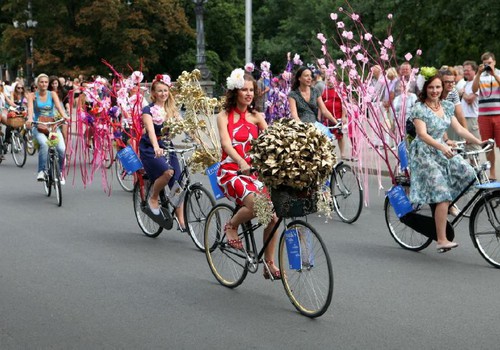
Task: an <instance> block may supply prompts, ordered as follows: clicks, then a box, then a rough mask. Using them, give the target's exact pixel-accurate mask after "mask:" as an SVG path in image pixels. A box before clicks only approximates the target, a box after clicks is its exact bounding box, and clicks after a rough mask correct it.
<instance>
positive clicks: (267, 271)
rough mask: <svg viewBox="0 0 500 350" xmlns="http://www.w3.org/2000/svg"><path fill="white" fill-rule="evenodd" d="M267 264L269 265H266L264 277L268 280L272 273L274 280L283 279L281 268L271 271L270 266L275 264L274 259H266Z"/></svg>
mask: <svg viewBox="0 0 500 350" xmlns="http://www.w3.org/2000/svg"><path fill="white" fill-rule="evenodd" d="M266 265H267V267H264V278H265V279H266V280H268V279H271V275H272V276H273V280H280V279H281V272H280V270H276V271H274V272H271V269H270V266H275V265H274V261H272V260H266Z"/></svg>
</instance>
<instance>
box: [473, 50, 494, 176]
mask: <svg viewBox="0 0 500 350" xmlns="http://www.w3.org/2000/svg"><path fill="white" fill-rule="evenodd" d="M481 61H482V62H483V63H482V64H481V65H479V68H478V70H477V74H476V76H475V77H474V81H473V82H472V91H473V92H476V91H479V100H478V106H479V112H478V125H479V133H480V134H481V138H482V139H483V140H485V139H494V140H495V143H496V145H497V147H498V146H499V145H500V70H498V69H496V68H495V64H496V60H495V55H494V54H493V53H491V52H485V53H484V54H483V55H482V56H481ZM486 158H487V159H488V160H489V161H490V163H491V168H490V180H495V179H496V171H495V152H488V153H487V154H486Z"/></svg>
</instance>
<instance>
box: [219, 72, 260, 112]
mask: <svg viewBox="0 0 500 350" xmlns="http://www.w3.org/2000/svg"><path fill="white" fill-rule="evenodd" d="M243 79H244V80H245V81H251V82H252V85H253V91H254V92H257V88H258V87H257V82H256V81H255V79H254V78H253V77H252V75H251V74H249V73H245V74H244V75H243ZM239 90H240V89H233V90H229V89H228V90H227V91H226V101H225V102H224V105H223V107H224V109H225V110H226V112H229V111H230V110H231V109H233V108H235V107H236V106H237V105H236V102H237V101H238V91H239ZM254 109H255V95H254V99H253V100H252V103H250V106H248V111H249V112H250V113H252V112H253V110H254Z"/></svg>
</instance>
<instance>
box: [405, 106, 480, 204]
mask: <svg viewBox="0 0 500 350" xmlns="http://www.w3.org/2000/svg"><path fill="white" fill-rule="evenodd" d="M441 104H442V106H443V110H444V117H443V118H440V117H438V116H437V115H436V114H434V112H432V111H431V110H430V109H429V108H428V107H427V106H426V105H425V104H423V103H421V102H417V103H416V104H415V107H414V108H413V110H412V113H411V116H410V120H411V121H413V120H415V119H420V120H422V121H423V122H424V123H425V124H426V126H427V133H428V134H429V135H430V136H431V137H432V138H434V139H435V140H437V141H439V142H441V143H444V141H443V135H444V133H445V131H446V129H448V127H449V126H450V123H451V118H454V114H455V106H454V105H453V103H451V102H449V101H441ZM409 158H410V160H409V165H410V178H411V191H410V201H411V202H413V203H415V204H425V203H441V202H446V201H452V200H453V199H455V198H456V197H457V196H458V195H459V194H460V193H461V192H462V191H463V190H464V189H465V188H466V187H467V185H468V184H469V183H470V182H471V181H472V180H473V179H474V178H475V171H474V168H472V166H471V165H470V164H469V163H468V162H467V161H465V160H464V159H463V158H462V156H459V155H457V156H455V157H453V158H451V159H448V158H446V156H445V155H444V154H443V153H442V152H441V151H438V150H437V149H436V148H434V147H432V146H429V145H428V144H426V143H425V142H424V141H422V140H421V139H420V138H419V137H418V136H417V137H416V138H415V140H413V142H412V143H411V145H410V149H409Z"/></svg>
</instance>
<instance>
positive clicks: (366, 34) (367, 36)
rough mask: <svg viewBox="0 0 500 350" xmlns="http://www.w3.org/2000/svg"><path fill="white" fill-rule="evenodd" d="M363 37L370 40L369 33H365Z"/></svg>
mask: <svg viewBox="0 0 500 350" xmlns="http://www.w3.org/2000/svg"><path fill="white" fill-rule="evenodd" d="M364 38H365V40H366V41H370V40H372V35H371V34H370V33H365V36H364Z"/></svg>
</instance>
